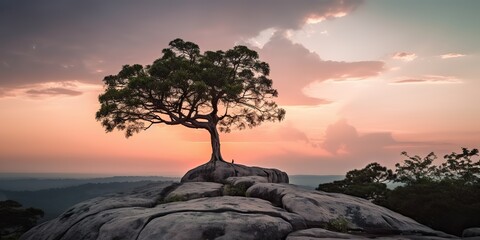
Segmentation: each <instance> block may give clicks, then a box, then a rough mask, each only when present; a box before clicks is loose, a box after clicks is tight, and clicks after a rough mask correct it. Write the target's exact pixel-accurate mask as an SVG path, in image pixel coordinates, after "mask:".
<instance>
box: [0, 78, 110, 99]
mask: <svg viewBox="0 0 480 240" xmlns="http://www.w3.org/2000/svg"><path fill="white" fill-rule="evenodd" d="M100 89H102V86H101V85H98V84H87V83H82V82H78V81H63V82H44V83H36V84H28V85H22V86H18V87H10V88H0V98H2V97H13V98H14V97H29V98H34V99H38V98H44V97H54V96H69V97H75V96H79V95H82V94H83V93H85V92H90V91H99V90H100Z"/></svg>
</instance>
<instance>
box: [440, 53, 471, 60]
mask: <svg viewBox="0 0 480 240" xmlns="http://www.w3.org/2000/svg"><path fill="white" fill-rule="evenodd" d="M465 56H467V55H465V54H461V53H446V54H443V55H440V58H441V59H450V58H459V57H465Z"/></svg>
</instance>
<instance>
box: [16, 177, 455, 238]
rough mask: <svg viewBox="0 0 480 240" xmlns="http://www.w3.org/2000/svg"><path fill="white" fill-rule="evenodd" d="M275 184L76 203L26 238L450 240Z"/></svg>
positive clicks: (253, 181)
mask: <svg viewBox="0 0 480 240" xmlns="http://www.w3.org/2000/svg"><path fill="white" fill-rule="evenodd" d="M268 181H270V180H269V179H268V177H265V176H255V177H232V178H228V179H226V181H225V182H226V184H225V185H223V184H219V183H214V182H188V183H182V184H178V183H156V184H152V185H148V186H145V187H142V188H140V189H136V190H134V191H133V192H130V193H123V194H115V195H109V196H104V197H99V198H95V199H91V200H88V201H85V202H82V203H80V204H77V205H75V206H73V207H72V208H71V209H69V210H68V211H66V212H65V213H63V214H62V215H61V216H59V217H58V218H56V219H54V220H51V221H49V222H46V223H43V224H41V225H39V226H36V227H34V228H33V229H31V230H30V231H28V232H27V233H25V234H24V235H23V236H22V237H21V239H22V240H33V239H39V240H43V239H52V240H67V239H79V240H81V239H102V240H104V239H105V240H109V239H112V240H113V239H116V240H119V239H141V240H147V239H289V240H305V239H352V238H354V239H360V238H362V236H366V235H368V238H378V239H447V238H449V237H451V236H450V235H447V234H444V233H441V232H437V231H434V230H432V229H430V228H428V227H426V226H423V225H421V224H419V223H417V222H415V221H413V220H411V219H409V218H406V217H404V216H402V215H400V214H397V213H394V212H392V211H389V210H387V209H385V208H382V207H379V206H376V205H374V204H372V203H370V202H369V201H367V200H363V199H360V198H355V197H349V196H346V195H342V194H330V193H324V192H318V191H311V190H305V189H302V188H298V187H295V186H292V185H289V184H274V183H267V182H268ZM227 186H230V187H233V188H240V186H241V187H242V189H243V187H245V188H248V189H247V190H246V195H247V196H248V197H245V196H243V197H240V196H226V194H225V188H226V187H227ZM222 194H223V195H222ZM339 217H341V218H344V219H346V220H347V221H348V228H349V229H350V230H354V231H353V232H350V233H349V234H346V233H337V232H332V231H327V230H324V229H322V228H325V227H326V226H327V224H328V223H329V221H331V220H335V219H338V218H339ZM358 233H361V234H358ZM352 234H355V235H352ZM362 234H363V235H362ZM414 235H417V236H414Z"/></svg>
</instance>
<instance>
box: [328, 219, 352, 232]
mask: <svg viewBox="0 0 480 240" xmlns="http://www.w3.org/2000/svg"><path fill="white" fill-rule="evenodd" d="M348 225H349V222H348V220H347V219H345V218H343V217H338V218H335V219H332V220H330V221H329V222H328V223H327V224H326V226H325V229H327V230H330V231H334V232H341V233H346V232H348Z"/></svg>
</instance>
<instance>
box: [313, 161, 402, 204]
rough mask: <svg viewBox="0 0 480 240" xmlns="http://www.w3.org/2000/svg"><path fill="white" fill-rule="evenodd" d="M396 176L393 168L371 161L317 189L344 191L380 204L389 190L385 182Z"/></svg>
mask: <svg viewBox="0 0 480 240" xmlns="http://www.w3.org/2000/svg"><path fill="white" fill-rule="evenodd" d="M394 178H395V175H394V174H393V172H392V170H389V169H387V168H386V167H384V166H381V165H380V164H378V163H370V164H368V165H367V166H366V167H365V168H363V169H360V170H357V169H355V170H352V171H349V172H347V175H346V176H345V179H343V180H340V181H334V182H333V183H324V184H320V185H319V186H318V188H317V190H321V191H326V192H336V193H344V194H348V195H352V196H356V197H361V198H365V199H368V200H372V201H373V202H375V203H377V204H380V203H382V202H383V201H384V200H385V197H386V194H387V192H388V191H389V190H388V189H387V185H386V184H385V183H384V182H386V181H391V180H393V179H394Z"/></svg>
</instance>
